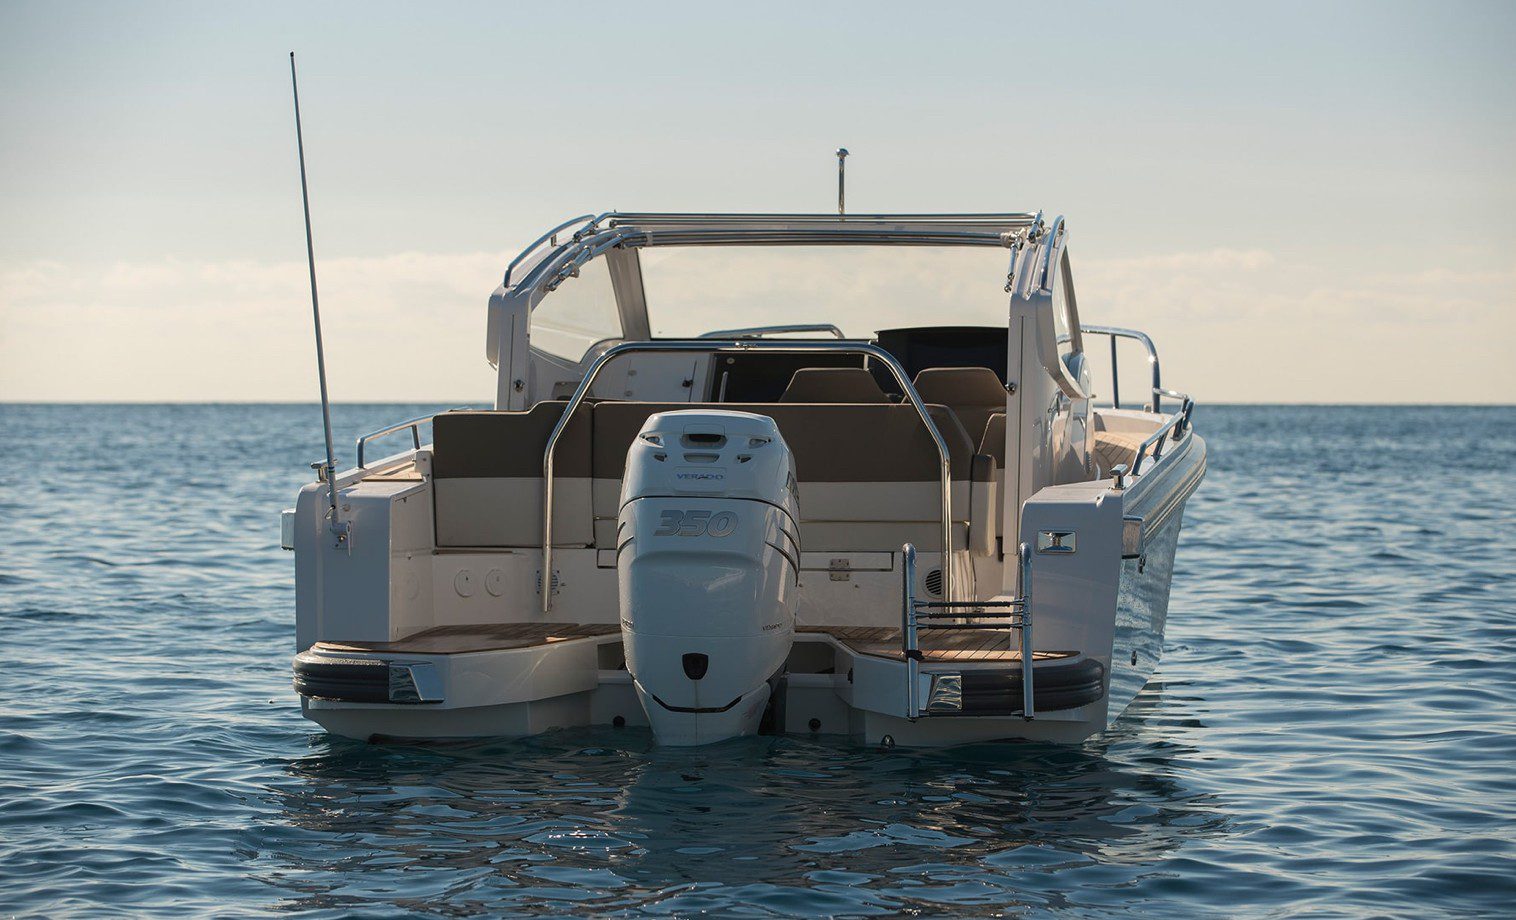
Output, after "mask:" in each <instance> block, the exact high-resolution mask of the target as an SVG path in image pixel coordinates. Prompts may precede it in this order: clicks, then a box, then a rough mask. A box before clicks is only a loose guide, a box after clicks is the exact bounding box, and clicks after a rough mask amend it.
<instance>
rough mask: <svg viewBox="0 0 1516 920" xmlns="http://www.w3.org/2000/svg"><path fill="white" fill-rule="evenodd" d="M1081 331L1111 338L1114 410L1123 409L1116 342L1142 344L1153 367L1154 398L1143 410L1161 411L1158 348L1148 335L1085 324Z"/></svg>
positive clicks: (1117, 327) (1112, 405)
mask: <svg viewBox="0 0 1516 920" xmlns="http://www.w3.org/2000/svg"><path fill="white" fill-rule="evenodd" d="M1079 331H1080V332H1083V333H1088V334H1091V335H1106V336H1110V337H1111V407H1112V408H1114V409H1120V408H1121V384H1120V380H1121V375H1120V373H1118V364H1117V362H1116V340H1117V339H1118V338H1121V339H1135V340H1136V341H1138V342H1141V343H1142V347H1143V348H1145V349H1147V353H1148V364H1150V365H1152V367H1153V386H1152V397H1153V398H1152V400H1151V401H1149V402H1148V403H1147V404H1146V405H1144V406H1143V407H1142V408H1143V410H1144V411H1147V412H1157V411H1159V397H1160V396H1161V395H1162V382H1161V377H1160V374H1159V368H1158V348H1157V346H1155V345H1154V344H1153V340H1152V339H1151V338H1149V337H1148V334H1147V333H1146V332H1141V331H1139V330H1136V329H1124V328H1122V327H1121V326H1093V325H1087V324H1085V323H1080V324H1079Z"/></svg>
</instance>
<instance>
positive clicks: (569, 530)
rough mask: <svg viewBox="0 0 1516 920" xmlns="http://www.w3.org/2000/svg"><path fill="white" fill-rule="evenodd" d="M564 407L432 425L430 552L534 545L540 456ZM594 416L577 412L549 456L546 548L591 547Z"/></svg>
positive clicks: (473, 415)
mask: <svg viewBox="0 0 1516 920" xmlns="http://www.w3.org/2000/svg"><path fill="white" fill-rule="evenodd" d="M565 405H566V404H565V403H563V402H541V403H538V404H537V405H535V406H533V407H531V408H530V409H527V410H526V411H524V412H493V411H485V412H446V413H443V414H442V415H438V416H436V417H435V418H433V419H432V480H433V482H432V486H433V498H434V501H435V508H436V525H437V545H438V546H441V547H503V546H511V547H515V546H527V547H530V546H540V545H541V543H542V492H543V483H542V454H543V451H544V450H545V449H546V448H547V439H548V435H550V434H551V433H552V430H553V427H554V426H555V425H557V424H558V419H559V418H561V417H562V416H563V409H564V406H565ZM592 428H593V411H592V408H591V406H589V405H587V404H586V405H581V406H580V407H579V408H578V409H577V410H576V411H575V412H574V417H573V418H572V419H571V420H570V421H569V424H568V427H567V428H565V429H564V430H563V436H562V437H561V438H560V439H559V441H558V448H557V450H556V451H554V454H553V480H554V504H553V534H554V537H553V542H554V545H562V546H587V545H589V544H591V543H592V542H593V541H594V515H593V512H592V510H591V505H590V470H591V465H590V448H591V444H592V437H591V432H592Z"/></svg>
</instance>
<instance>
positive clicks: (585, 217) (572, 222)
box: [501, 214, 595, 287]
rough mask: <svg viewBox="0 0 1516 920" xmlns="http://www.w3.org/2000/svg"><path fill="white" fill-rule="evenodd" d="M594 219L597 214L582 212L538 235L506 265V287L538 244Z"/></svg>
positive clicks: (503, 282) (504, 283) (504, 282)
mask: <svg viewBox="0 0 1516 920" xmlns="http://www.w3.org/2000/svg"><path fill="white" fill-rule="evenodd" d="M594 219H595V215H593V214H580V215H579V216H578V217H570V218H569V219H568V220H566V221H564V222H563V223H561V224H559V225H558V226H556V227H554V228H553V229H551V230H549V231H548V232H546V233H544V234H542V235H541V236H539V237H537V239H535V240H533V241H532V244H531V245H530V246H528V247H526V248H525V249H523V250H521V252H520V254H519V255H517V256H516V258H514V259H512V260H511V264H509V265H507V266H506V267H505V280H504V281H502V282H501V284H503V285H505V286H506V287H510V285H511V272H513V271H515V270H516V266H518V265H520V264H521V263H522V262H524V261H526V258H527V256H530V255H531V254H532V253H534V252H536V251H537V247H538V246H541V245H542V244H543V243H546V242H547V241H548V240H550V239H552V238H553V237H555V236H557V235H558V234H559V233H562V232H563V231H564V230H567V229H568V228H569V227H572V226H573V225H575V224H582V223H584V222H585V221H593V220H594Z"/></svg>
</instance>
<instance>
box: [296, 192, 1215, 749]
mask: <svg viewBox="0 0 1516 920" xmlns="http://www.w3.org/2000/svg"><path fill="white" fill-rule="evenodd" d="M1067 240H1068V228H1067V225H1066V224H1065V223H1064V221H1063V219H1062V218H1057V219H1054V220H1044V218H1043V217H1042V215H1041V214H1034V213H1006V214H965V215H919V214H915V215H900V214H891V215H858V216H855V215H847V216H846V217H843V216H841V215H840V214H839V215H813V214H651V213H606V214H601V215H598V216H584V217H580V218H576V219H574V220H571V221H567V222H565V223H563V224H561V225H559V226H558V227H555V228H554V229H553V230H552V231H550V232H548V233H546V234H544V235H543V236H542V237H541V238H540V239H538V240H537V241H536V242H535V243H533V244H532V245H531V246H529V247H527V249H526V250H525V251H524V252H522V253H521V255H520V256H518V257H517V258H516V259H515V260H514V261H512V262H511V263H510V265H509V267H508V268H507V269H506V272H505V279H504V282H503V283H502V284H501V285H500V286H499V287H498V288H497V289H496V290H495V291H494V293H493V295H492V296H491V297H490V299H489V321H488V332H487V342H486V350H487V355H488V359H489V361H490V362H491V364H493V365H494V366H495V368H496V369H497V371H498V388H497V392H496V396H495V404H494V408H493V409H490V410H485V411H450V412H443V413H440V414H437V415H435V416H430V417H426V418H420V419H411V420H408V421H405V422H402V423H400V424H398V425H394V426H392V427H389V428H386V429H383V430H381V431H377V432H375V433H373V434H371V435H367V436H365V437H363V438H361V439H359V440H358V443H357V466H356V467H355V468H353V469H349V470H346V471H341V472H339V471H336V470H334V469H332V468H331V467H330V466H329V465H327V464H324V463H323V464H318V476H317V480H318V481H316V482H313V483H311V484H310V485H308V486H306V487H305V488H304V489H302V490H301V492H300V495H299V499H298V501H297V504H296V507H295V508H293V509H291V510H289V511H286V512H285V513H284V519H283V524H284V528H283V531H284V546H285V547H286V548H288V549H293V550H294V551H295V560H296V585H297V620H296V648H297V652H298V654H297V656H296V658H295V661H294V683H295V689H296V690H297V691H298V692H299V694H300V697H301V705H302V708H303V712H304V714H305V716H306V717H307V718H310V719H312V720H314V721H316V722H317V723H319V724H320V725H322V726H323V727H324V728H325V729H326V730H328V731H330V732H333V733H336V734H339V735H345V736H350V737H354V738H360V739H376V738H408V739H441V738H462V737H479V736H520V735H529V734H534V733H538V732H543V731H548V730H550V729H555V728H562V727H568V726H583V725H608V726H609V725H615V726H648V727H649V728H650V729H651V731H652V734H653V736H654V737H655V739H656V740H657V741H658V742H659V743H664V744H674V745H686V744H701V743H707V742H713V741H720V740H722V739H725V738H731V737H734V736H740V735H745V734H751V733H755V732H760V731H765V732H768V731H772V732H792V733H821V734H842V735H849V736H852V737H854V738H856V739H859V740H861V741H863V742H866V743H870V744H878V743H884V744H901V745H946V744H953V743H959V742H967V741H974V740H982V739H996V738H1028V739H1043V740H1052V741H1060V742H1077V741H1080V740H1082V739H1084V738H1087V737H1089V736H1091V735H1093V734H1095V733H1097V732H1100V731H1102V730H1104V729H1106V728H1107V727H1108V726H1109V725H1110V724H1111V722H1112V721H1113V720H1114V719H1115V718H1117V717H1118V716H1119V715H1120V714H1121V712H1122V711H1123V710H1124V709H1125V708H1126V706H1127V705H1128V704H1129V703H1130V702H1131V701H1132V699H1133V697H1134V696H1136V694H1137V693H1138V691H1139V690H1141V688H1142V687H1143V685H1144V683H1145V682H1146V681H1147V680H1148V678H1149V676H1150V675H1151V674H1152V672H1153V669H1154V667H1155V665H1156V664H1157V662H1158V659H1159V655H1160V652H1161V649H1162V642H1163V632H1164V621H1165V617H1166V614H1167V608H1168V598H1169V582H1170V577H1171V575H1172V572H1173V564H1174V552H1175V545H1176V542H1177V540H1178V536H1179V530H1180V524H1181V519H1182V517H1183V513H1184V507H1185V502H1186V500H1187V499H1188V498H1189V496H1190V494H1191V493H1192V492H1193V491H1194V490H1195V488H1196V487H1197V486H1198V485H1199V482H1200V479H1201V477H1202V476H1203V475H1204V472H1205V466H1206V448H1205V444H1204V442H1203V441H1202V440H1201V438H1200V437H1199V436H1197V435H1196V434H1194V433H1193V431H1192V428H1191V413H1192V410H1193V407H1194V403H1193V401H1192V400H1191V399H1190V398H1189V397H1188V396H1186V395H1184V394H1182V393H1178V392H1174V391H1171V390H1167V389H1163V388H1162V387H1161V386H1160V376H1159V364H1158V356H1157V354H1156V352H1155V350H1154V348H1153V343H1152V342H1151V341H1150V340H1149V339H1148V337H1147V336H1145V335H1143V334H1142V333H1140V332H1135V331H1131V330H1127V329H1120V328H1114V327H1106V326H1092V325H1085V324H1082V323H1081V321H1080V318H1079V310H1078V305H1077V301H1076V299H1075V296H1074V287H1073V272H1072V267H1071V263H1070V260H1069V255H1068V252H1067V246H1066V243H1067ZM713 247H720V248H719V249H717V248H713ZM730 247H751V253H753V254H754V255H758V254H762V255H764V256H765V257H767V256H771V255H773V256H775V257H776V258H779V257H783V256H785V255H787V254H791V253H796V252H800V251H803V252H804V253H806V258H807V259H809V260H810V261H809V262H808V263H807V265H809V266H810V267H811V269H812V270H813V269H815V267H816V266H818V265H819V266H821V268H822V271H823V272H824V271H825V270H826V266H827V265H828V264H829V263H828V262H827V260H829V259H831V258H833V257H835V258H837V259H843V258H851V257H852V256H855V255H857V254H859V253H863V254H865V255H866V256H868V257H871V258H874V259H875V261H874V262H872V263H870V264H871V265H876V266H884V267H887V268H889V269H891V270H895V271H899V272H907V273H911V274H913V275H914V276H915V277H916V279H917V280H918V281H920V280H921V277H922V275H923V274H926V275H927V276H928V277H927V279H926V284H927V286H928V287H930V286H931V285H932V284H934V283H935V279H934V277H932V276H931V272H932V271H933V269H932V268H931V267H930V266H931V265H932V264H933V263H932V259H934V258H938V257H942V258H952V257H953V254H962V253H965V252H972V253H975V254H976V255H975V258H993V259H994V260H995V261H994V263H993V264H994V265H996V266H998V267H997V268H995V269H994V270H993V271H986V272H985V274H984V275H982V276H979V277H978V278H977V281H978V282H979V283H981V284H982V289H983V292H984V297H985V302H986V303H988V304H993V307H992V310H991V314H990V321H989V322H987V323H983V324H978V325H962V324H958V325H933V324H931V322H930V321H931V320H933V319H940V320H944V321H946V320H951V319H953V316H952V314H953V310H952V309H950V308H949V307H948V306H947V305H946V304H943V305H938V304H931V303H922V304H917V305H915V306H914V307H913V309H912V310H911V313H910V315H908V316H904V317H902V316H888V315H885V314H886V313H887V311H886V310H885V309H884V308H882V307H881V308H880V311H879V313H878V315H877V316H874V315H871V314H870V313H869V311H868V310H864V311H859V310H856V309H854V310H852V311H851V312H850V313H849V314H848V321H847V323H845V324H840V323H839V320H838V318H837V317H836V316H835V315H834V314H833V309H832V306H833V305H832V304H830V303H829V302H827V301H826V300H815V301H811V302H806V303H800V304H794V303H789V304H785V305H784V306H785V308H786V310H785V311H780V312H787V311H788V312H791V313H792V315H796V316H798V318H799V319H803V320H804V321H803V322H784V323H779V324H776V325H769V326H747V325H744V320H748V321H751V318H750V317H743V316H735V315H722V316H720V317H716V318H713V321H712V322H711V323H710V324H711V325H719V326H721V327H724V328H722V329H721V330H718V331H711V332H704V333H703V334H696V335H691V336H689V337H678V338H673V337H667V336H662V337H660V336H655V335H654V333H653V329H654V328H655V325H654V324H653V323H652V321H651V320H650V313H656V312H657V311H658V310H659V309H660V306H659V303H658V297H657V294H658V291H660V290H664V291H682V292H684V293H679V294H675V295H673V296H674V297H675V298H676V299H677V298H679V297H683V298H686V300H688V299H689V298H690V297H691V296H694V297H695V298H696V300H697V302H698V299H699V297H700V296H706V295H708V299H707V302H709V303H731V302H733V298H732V296H730V295H731V293H732V290H736V289H740V288H742V286H743V285H748V286H749V287H751V286H752V285H754V284H755V283H758V284H762V283H764V281H765V279H767V278H771V277H773V276H771V275H767V274H761V273H759V274H755V273H753V272H750V271H749V272H736V271H732V272H729V273H728V274H726V275H722V274H721V273H719V272H711V271H709V270H706V271H703V272H701V271H697V272H695V273H694V274H693V275H692V276H691V277H690V278H687V279H686V281H685V282H684V283H683V286H682V287H680V286H677V285H671V284H669V283H668V282H667V278H666V275H667V273H668V272H669V271H672V270H673V268H674V267H677V265H678V260H677V259H674V260H667V261H665V262H658V258H659V257H660V256H662V255H663V254H664V251H665V250H669V251H672V250H679V251H680V256H681V257H683V256H684V255H687V254H690V253H695V254H697V255H698V254H701V253H705V254H721V255H722V256H723V257H726V258H728V259H730V257H731V253H732V250H731V249H730ZM902 247H911V248H910V249H909V250H907V249H903V248H902ZM741 251H742V252H744V253H745V252H749V250H747V249H743V250H741ZM907 252H908V253H909V258H907V257H906V253H907ZM776 253H777V255H775V254H776ZM881 254H884V255H885V256H886V257H885V258H882V259H881V258H879V256H880V255H881ZM818 260H819V261H818ZM654 264H656V266H657V270H658V272H660V273H661V274H660V282H659V284H657V285H649V284H646V283H645V280H646V279H645V274H646V272H647V271H648V269H649V266H650V265H654ZM728 264H732V263H730V262H729V263H728ZM953 264H955V265H956V264H958V263H953ZM944 271H945V270H944ZM837 275H838V276H839V277H843V278H844V279H845V280H846V279H847V278H849V277H851V276H848V275H847V269H846V268H845V267H839V268H838V269H837ZM691 279H692V280H691ZM975 280H976V279H975V278H969V279H967V281H975ZM953 281H954V285H955V286H954V287H952V288H951V290H952V291H957V290H959V289H961V288H962V287H963V286H964V285H965V284H966V283H967V281H966V280H965V278H964V277H963V276H962V273H958V274H957V275H955V277H954V279H953ZM702 285H704V286H705V287H704V288H703V289H702V287H701V286H702ZM1002 287H1003V288H1004V291H1003V292H1002V290H1001V289H1002ZM717 288H720V289H719V290H718V289H717ZM870 289H871V290H872V289H874V288H870ZM764 290H765V291H766V290H768V287H767V286H765V287H764ZM941 290H942V291H943V293H944V296H946V295H947V294H948V293H949V288H948V286H947V285H942V287H941ZM691 291H694V294H693V295H692V294H691V293H690V292H691ZM760 294H762V291H760V292H759V293H758V294H755V295H753V296H755V297H756V296H759V295H760ZM739 299H740V298H739ZM750 300H751V298H750ZM796 311H799V312H796ZM681 315H682V316H683V317H684V318H685V319H686V320H688V319H690V318H698V317H699V315H700V314H699V313H698V311H694V310H684V311H683V313H682V314H681ZM706 315H707V316H709V314H706ZM769 315H770V314H769V313H764V314H763V316H762V317H759V318H767V317H768V316H769ZM902 320H903V321H902ZM887 321H888V325H887V326H886V322H887ZM870 322H876V324H875V325H874V326H873V328H865V329H859V328H857V327H858V326H859V324H860V323H870ZM842 325H846V326H847V330H846V331H844V329H843V328H841V326H842ZM725 327H740V328H725ZM1106 339H1109V340H1110V346H1111V347H1110V351H1109V354H1110V356H1111V357H1110V364H1111V374H1110V380H1109V381H1108V384H1109V387H1110V390H1111V392H1108V393H1101V394H1099V395H1098V400H1099V401H1100V402H1101V403H1102V404H1100V405H1097V394H1096V392H1095V389H1094V385H1093V382H1092V376H1093V375H1092V370H1091V367H1092V364H1093V362H1092V361H1091V360H1090V358H1089V356H1087V353H1086V350H1087V349H1089V350H1090V354H1091V355H1093V354H1099V355H1100V358H1101V362H1102V364H1103V363H1104V357H1105V351H1104V348H1103V347H1102V348H1101V349H1100V350H1099V351H1098V352H1097V351H1096V350H1095V349H1094V345H1095V343H1096V342H1099V343H1101V345H1102V346H1104V345H1105V341H1106ZM1118 339H1131V340H1134V341H1135V342H1136V343H1138V346H1140V347H1141V348H1142V349H1144V351H1145V354H1144V355H1143V358H1144V359H1145V362H1146V363H1147V364H1148V365H1150V374H1151V386H1149V385H1148V379H1147V374H1148V372H1149V369H1148V368H1143V373H1144V379H1143V388H1144V390H1145V392H1143V394H1142V397H1141V399H1140V400H1138V401H1137V404H1136V405H1132V406H1123V405H1122V403H1121V401H1120V399H1119V398H1118V397H1117V395H1116V392H1115V389H1116V386H1117V384H1118V382H1119V381H1120V379H1121V377H1120V374H1119V372H1118V371H1117V368H1116V362H1117V350H1116V345H1115V343H1116V341H1117V340H1118ZM1124 347H1126V348H1131V347H1132V346H1124ZM1102 388H1104V387H1102ZM428 425H429V426H430V432H431V435H430V438H431V439H430V443H425V442H424V439H423V430H424V428H425V427H426V426H428ZM397 434H399V435H407V436H409V438H410V448H409V449H407V450H404V451H402V452H400V453H396V454H394V455H392V456H387V457H384V458H383V459H378V460H375V459H373V457H372V456H371V454H372V450H371V445H372V443H373V442H374V441H376V440H377V439H379V438H382V437H387V436H392V435H397Z"/></svg>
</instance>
